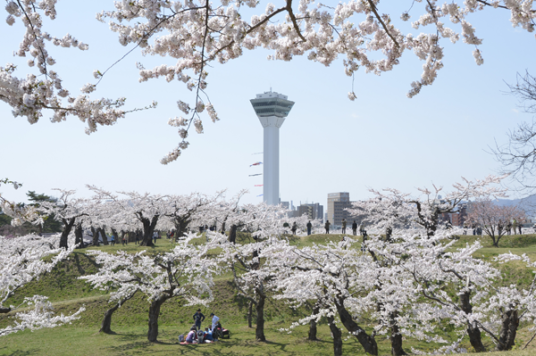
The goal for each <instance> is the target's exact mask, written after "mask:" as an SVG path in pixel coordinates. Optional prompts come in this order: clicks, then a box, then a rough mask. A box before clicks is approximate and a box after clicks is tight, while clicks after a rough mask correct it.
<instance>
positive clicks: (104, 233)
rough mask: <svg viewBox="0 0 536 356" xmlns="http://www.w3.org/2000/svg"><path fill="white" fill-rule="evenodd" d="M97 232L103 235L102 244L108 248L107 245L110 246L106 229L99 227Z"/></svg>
mask: <svg viewBox="0 0 536 356" xmlns="http://www.w3.org/2000/svg"><path fill="white" fill-rule="evenodd" d="M97 232H98V233H99V234H101V236H102V243H103V244H104V245H105V246H107V245H108V236H106V232H105V231H104V229H103V228H102V227H99V228H98V229H97Z"/></svg>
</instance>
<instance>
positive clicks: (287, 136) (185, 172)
mask: <svg viewBox="0 0 536 356" xmlns="http://www.w3.org/2000/svg"><path fill="white" fill-rule="evenodd" d="M406 2H407V4H406ZM275 3H276V4H277V2H275ZM72 4H73V2H68V1H60V2H59V3H58V19H57V20H55V21H53V22H49V21H47V22H45V24H46V25H49V27H48V31H49V32H50V33H51V34H52V35H54V36H56V37H62V36H63V35H64V34H66V33H70V34H71V35H73V36H74V37H76V38H78V39H79V40H80V41H82V42H85V43H88V44H89V51H85V52H82V51H79V50H78V49H64V48H51V49H50V51H51V53H52V54H53V55H54V56H55V58H56V59H57V62H58V64H56V66H55V67H56V68H55V70H56V71H57V72H58V73H59V75H60V77H61V78H62V79H63V80H64V85H65V87H66V88H68V89H70V90H71V92H76V90H77V89H78V88H81V87H82V86H83V85H84V84H85V83H88V82H91V83H93V82H95V80H94V78H93V76H92V72H93V70H95V69H98V70H100V71H103V70H104V69H106V68H107V67H108V66H110V65H111V64H112V63H114V62H115V61H116V60H117V59H119V58H121V57H122V56H123V55H124V54H125V53H126V52H127V51H128V50H129V49H130V48H131V47H123V46H121V45H120V44H119V42H118V40H117V37H116V34H115V33H113V32H111V31H110V30H109V29H108V25H107V24H103V23H100V22H98V21H96V20H95V14H96V13H97V12H100V11H102V10H111V8H112V6H113V5H112V4H113V3H112V2H111V1H104V0H99V1H91V2H88V1H84V2H78V1H77V2H76V6H73V5H72ZM409 5H411V2H410V1H400V2H399V3H397V5H396V6H400V7H397V8H394V9H392V10H391V8H381V10H382V11H383V12H384V13H386V12H389V13H391V15H392V16H393V18H395V19H397V18H398V17H399V15H400V14H401V13H402V11H403V10H407V9H406V7H407V8H409ZM389 6H392V5H389ZM416 6H417V5H415V7H414V8H413V9H412V12H410V14H411V15H412V16H413V17H412V20H415V19H416V17H418V16H419V15H420V14H421V13H422V10H421V9H419V8H417V7H416ZM386 7H387V6H386ZM259 8H260V9H264V5H260V7H259ZM419 11H421V12H419ZM469 19H470V22H471V23H472V24H473V25H474V27H475V28H476V34H477V35H478V36H480V37H482V38H483V39H484V42H483V44H482V45H481V46H480V47H479V48H480V50H481V52H482V54H483V57H484V64H483V65H482V66H478V65H476V63H475V61H474V59H473V56H472V51H473V49H474V47H472V46H469V45H466V44H464V43H463V42H462V41H461V40H460V41H459V42H458V43H456V44H454V45H453V44H451V43H450V42H448V41H447V40H444V41H443V42H442V45H443V46H444V48H445V49H444V53H445V57H444V59H443V63H444V68H443V69H441V70H440V71H439V74H438V78H437V79H436V81H435V83H434V84H433V85H432V86H428V87H423V89H422V90H421V93H420V94H418V95H417V96H415V97H414V98H412V99H409V98H407V96H406V94H407V92H408V91H409V89H410V84H411V82H412V81H415V80H418V79H419V78H420V75H421V72H422V64H423V62H422V61H419V60H418V59H417V58H416V57H415V55H413V53H411V52H407V53H406V54H405V55H404V56H403V58H402V59H401V61H400V65H398V66H396V67H395V68H394V70H393V71H391V72H387V73H383V74H382V75H381V76H377V75H374V74H371V73H365V71H364V70H359V71H358V73H357V74H356V75H355V79H354V91H355V93H356V94H357V99H356V100H355V101H350V100H349V99H348V97H347V93H348V92H349V91H351V90H352V78H351V77H348V76H346V75H345V73H344V68H343V65H342V60H343V58H339V59H338V60H337V61H335V62H334V63H332V64H331V66H329V67H325V66H323V65H322V64H319V63H315V62H311V61H309V60H307V58H306V57H303V58H302V57H296V58H294V59H293V60H292V61H290V62H283V61H269V60H267V59H266V57H267V56H268V55H270V54H271V52H270V51H268V50H255V51H247V50H245V51H244V55H243V56H242V57H240V58H238V59H235V60H232V61H230V62H228V63H226V64H225V65H220V64H214V65H213V67H212V68H210V70H209V76H208V78H207V81H208V89H207V92H208V94H209V96H210V100H211V101H212V103H213V104H214V106H215V108H216V110H217V112H218V115H219V117H220V119H221V120H220V121H219V122H217V123H214V124H213V123H212V122H211V121H210V119H209V118H208V116H205V117H204V127H205V130H204V131H205V132H204V134H202V135H198V134H196V133H195V132H194V131H193V130H192V132H191V133H190V135H189V141H190V147H189V148H188V149H187V150H185V151H183V154H182V155H181V156H180V157H179V159H178V160H177V161H176V162H173V163H170V164H168V165H162V164H160V159H161V158H162V157H163V156H164V155H165V154H167V153H168V152H169V151H171V150H172V149H173V148H174V147H176V145H177V143H178V142H179V136H178V134H177V130H176V128H173V127H171V126H169V125H167V121H168V119H169V118H173V117H176V116H180V115H181V114H182V112H180V111H179V109H178V108H177V105H176V102H177V100H183V101H186V102H192V101H193V100H194V94H193V93H192V92H190V91H188V90H187V89H186V88H185V87H184V85H183V84H182V83H179V82H177V81H173V82H170V83H168V82H166V81H165V80H163V79H162V80H159V79H157V80H154V79H153V80H151V81H149V82H144V83H139V82H138V71H137V69H136V66H135V63H136V62H141V63H143V64H144V65H145V67H146V68H150V67H152V66H157V65H160V64H173V63H174V60H173V59H172V58H165V57H158V56H157V57H150V56H149V57H144V56H142V55H141V54H140V52H139V51H134V52H133V53H132V54H131V55H129V56H127V57H126V58H125V59H124V60H123V61H121V62H120V63H119V64H118V65H116V66H115V67H114V68H113V69H112V70H111V71H110V72H109V73H108V74H107V75H106V76H105V78H104V79H103V81H102V82H101V83H100V84H99V87H98V90H97V91H96V93H95V96H94V97H97V96H99V97H110V98H117V97H126V98H127V105H126V107H127V108H136V107H143V106H146V105H149V104H150V103H151V102H152V101H153V100H156V101H157V102H158V107H157V108H156V109H152V110H145V111H141V112H136V113H132V114H129V115H128V116H127V118H125V119H122V120H120V121H119V122H117V123H116V124H115V125H113V126H110V127H99V129H98V131H97V132H95V133H93V134H91V135H86V134H85V132H84V128H85V124H84V123H82V122H80V121H79V120H77V119H76V118H72V117H70V118H68V119H67V121H66V122H62V123H51V122H50V121H49V120H48V118H49V117H50V116H51V114H50V113H46V112H45V116H44V117H43V118H42V119H41V120H40V121H39V122H38V123H37V124H34V125H30V124H29V123H28V122H27V121H26V119H25V118H21V117H17V118H14V117H13V115H12V114H11V108H10V107H9V106H8V105H7V104H6V103H4V102H1V101H0V151H1V155H0V178H4V177H7V178H9V179H12V180H15V181H18V182H21V183H23V187H22V188H21V189H19V190H17V191H15V190H13V189H12V188H10V187H7V186H3V187H2V188H0V189H2V194H3V195H4V196H5V197H6V198H8V199H10V200H15V201H25V200H26V196H25V193H26V192H27V191H28V190H33V191H36V192H38V193H45V194H49V195H52V196H58V193H57V192H55V191H54V190H52V189H53V188H63V189H75V190H76V191H77V194H78V195H79V196H82V197H85V196H88V197H89V196H90V192H89V191H88V190H87V189H86V188H85V185H86V184H92V185H96V186H98V187H102V188H104V189H107V190H109V191H139V192H150V193H155V194H189V193H191V192H202V193H206V194H214V193H216V192H217V191H220V190H224V189H226V190H227V196H228V197H231V196H233V195H234V194H236V193H237V192H239V191H240V190H242V189H248V190H249V194H248V195H246V197H245V198H244V199H243V202H245V203H255V202H260V201H262V197H258V195H260V194H262V188H261V187H255V185H257V184H262V176H256V177H249V175H251V174H256V173H262V166H260V167H259V166H256V167H250V165H251V164H252V163H254V162H258V161H262V154H261V155H259V154H258V153H259V152H262V149H263V144H262V138H263V135H262V126H261V124H260V123H259V120H258V119H257V117H256V115H255V113H254V111H253V108H252V107H251V104H250V102H249V100H250V99H252V98H254V97H255V95H256V94H259V93H262V92H265V91H268V90H270V88H272V90H273V91H276V92H279V93H282V94H284V95H287V96H288V98H289V100H292V101H294V102H295V104H294V107H293V109H292V111H291V112H290V114H289V116H288V118H287V119H286V121H285V123H284V125H283V126H282V128H281V130H280V197H281V200H282V201H290V200H292V201H293V202H294V205H299V203H300V202H301V203H305V202H309V203H311V202H319V203H320V204H322V205H324V206H326V202H327V194H328V193H333V192H349V193H350V199H351V200H361V199H366V198H368V197H370V196H371V194H370V192H369V191H368V190H369V189H377V190H379V189H382V188H387V187H389V188H396V189H399V190H401V191H403V192H409V193H414V192H416V189H417V188H419V187H430V186H431V185H432V184H435V185H437V186H443V187H445V189H448V187H450V186H452V184H453V183H455V182H459V181H460V180H461V177H465V178H468V179H480V178H484V177H485V176H487V175H489V174H497V173H498V172H499V171H500V168H501V167H500V165H499V163H498V162H497V161H496V159H495V157H494V156H493V154H491V148H492V147H493V146H494V145H495V142H497V143H499V144H505V143H506V142H507V136H506V135H507V132H508V131H509V130H513V129H515V127H516V126H517V124H519V123H521V122H523V121H528V120H531V116H530V115H529V114H525V113H523V112H522V110H521V109H520V108H519V106H518V104H519V103H518V101H517V99H516V97H514V96H512V95H509V94H508V87H507V83H510V84H513V83H514V82H515V80H516V73H518V72H520V73H524V72H525V70H528V71H529V72H531V73H532V74H536V64H535V61H534V58H536V39H535V36H534V34H530V33H527V32H526V31H523V30H522V29H520V28H513V27H512V25H511V23H510V22H509V13H508V12H506V11H501V10H500V9H496V10H494V9H492V10H487V11H484V12H482V13H478V14H474V15H473V16H471V17H469ZM19 25H20V24H19V23H16V24H15V25H14V26H13V27H9V26H8V25H7V24H6V23H5V22H2V23H0V31H1V33H2V36H0V63H1V64H0V65H2V66H3V65H5V64H6V63H10V62H12V63H15V64H20V66H19V68H20V71H19V72H18V73H19V75H21V74H22V73H25V70H26V68H25V64H24V62H25V61H24V62H21V61H20V60H19V59H18V58H16V57H13V56H12V52H13V51H15V50H16V49H17V47H18V43H19V42H20V39H21V38H22V35H23V32H22V29H21V26H19ZM452 27H453V28H455V29H457V27H456V26H452ZM403 29H404V30H407V32H411V33H413V34H414V35H417V34H418V33H420V32H421V30H414V29H411V28H410V27H408V26H407V24H405V27H403ZM424 31H426V32H428V31H430V29H427V28H425V29H424Z"/></svg>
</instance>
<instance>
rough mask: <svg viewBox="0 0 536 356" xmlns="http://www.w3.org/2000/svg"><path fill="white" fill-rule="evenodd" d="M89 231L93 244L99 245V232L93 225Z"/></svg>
mask: <svg viewBox="0 0 536 356" xmlns="http://www.w3.org/2000/svg"><path fill="white" fill-rule="evenodd" d="M91 233H92V234H93V246H99V233H98V231H97V230H96V229H95V228H94V227H93V226H92V227H91Z"/></svg>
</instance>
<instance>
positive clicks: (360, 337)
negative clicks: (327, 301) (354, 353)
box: [335, 298, 378, 356]
mask: <svg viewBox="0 0 536 356" xmlns="http://www.w3.org/2000/svg"><path fill="white" fill-rule="evenodd" d="M335 306H336V307H337V312H338V313H339V317H340V318H341V322H342V324H343V325H344V327H345V328H346V330H348V331H349V332H350V333H351V334H352V335H355V337H356V338H357V341H359V343H360V344H361V346H363V348H364V349H365V352H368V353H369V354H371V355H374V356H378V345H377V344H376V340H375V339H374V336H371V335H369V334H367V332H366V331H365V330H364V329H363V328H361V327H360V326H359V325H357V323H356V322H355V321H353V320H352V316H351V315H350V313H349V312H348V310H346V308H345V307H344V299H342V298H339V300H338V301H337V302H336V303H335Z"/></svg>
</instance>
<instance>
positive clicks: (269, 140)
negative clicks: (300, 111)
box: [251, 91, 294, 205]
mask: <svg viewBox="0 0 536 356" xmlns="http://www.w3.org/2000/svg"><path fill="white" fill-rule="evenodd" d="M251 104H252V105H253V109H255V112H256V114H257V117H258V118H259V121H260V122H261V125H262V127H263V128H264V162H263V165H264V166H263V200H264V202H265V203H267V204H270V205H278V204H279V128H280V127H281V125H283V123H284V122H285V118H286V117H287V115H288V114H289V112H290V109H292V106H293V105H294V102H292V101H289V100H287V96H285V95H282V94H279V93H275V92H272V91H270V92H265V93H264V94H257V97H256V98H255V99H252V100H251Z"/></svg>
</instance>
